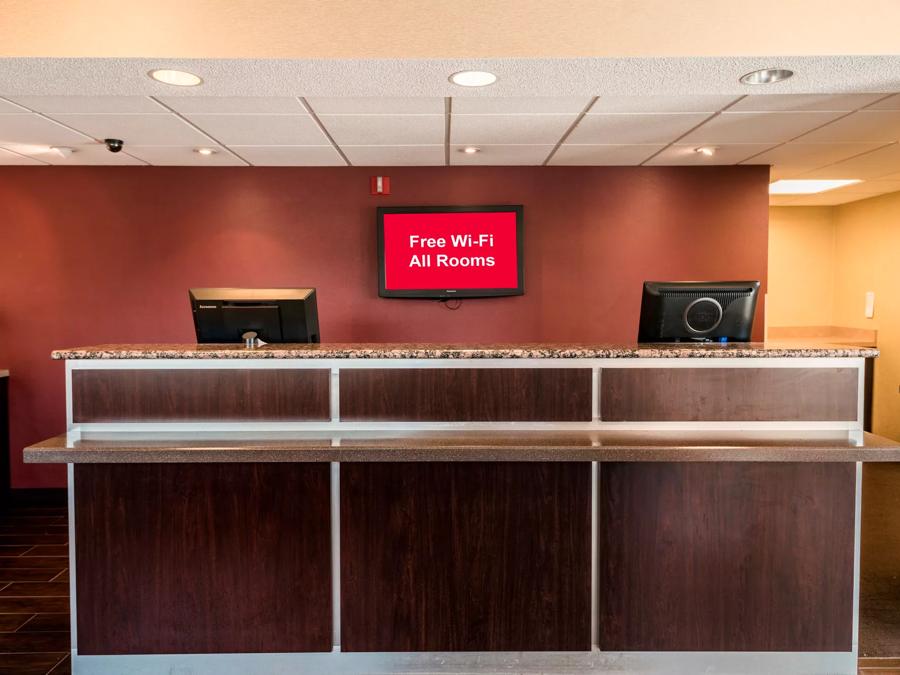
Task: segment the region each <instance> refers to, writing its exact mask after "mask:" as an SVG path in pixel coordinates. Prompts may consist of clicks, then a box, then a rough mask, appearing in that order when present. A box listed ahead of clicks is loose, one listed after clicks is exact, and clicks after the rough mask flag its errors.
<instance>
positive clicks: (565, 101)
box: [451, 96, 591, 115]
mask: <svg viewBox="0 0 900 675" xmlns="http://www.w3.org/2000/svg"><path fill="white" fill-rule="evenodd" d="M590 102H591V97H590V96H572V97H552V96H535V97H526V96H509V97H506V98H496V97H463V96H454V97H453V100H452V105H451V110H452V111H453V114H454V115H504V114H506V115H510V114H525V115H536V114H541V113H545V114H546V113H571V114H573V115H577V114H578V113H580V112H581V111H583V110H584V109H585V107H586V106H587V104H588V103H590Z"/></svg>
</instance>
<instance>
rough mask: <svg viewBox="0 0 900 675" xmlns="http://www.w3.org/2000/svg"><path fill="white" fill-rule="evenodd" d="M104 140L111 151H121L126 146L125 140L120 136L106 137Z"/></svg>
mask: <svg viewBox="0 0 900 675" xmlns="http://www.w3.org/2000/svg"><path fill="white" fill-rule="evenodd" d="M103 142H104V143H106V149H107V150H109V151H110V152H121V151H122V148H123V147H125V141H123V140H121V139H119V138H105V139H103Z"/></svg>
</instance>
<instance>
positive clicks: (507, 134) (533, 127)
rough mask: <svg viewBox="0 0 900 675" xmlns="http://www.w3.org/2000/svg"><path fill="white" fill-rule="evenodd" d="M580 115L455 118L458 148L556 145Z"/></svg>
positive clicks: (454, 138)
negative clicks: (466, 146) (472, 146)
mask: <svg viewBox="0 0 900 675" xmlns="http://www.w3.org/2000/svg"><path fill="white" fill-rule="evenodd" d="M576 118H577V115H576V114H574V113H569V114H566V115H453V116H452V118H451V120H450V140H451V143H453V144H455V145H482V144H484V145H546V144H549V145H556V143H557V142H559V139H560V138H562V136H563V134H564V133H566V130H567V129H568V128H569V127H570V126H571V125H572V122H574V121H575V119H576Z"/></svg>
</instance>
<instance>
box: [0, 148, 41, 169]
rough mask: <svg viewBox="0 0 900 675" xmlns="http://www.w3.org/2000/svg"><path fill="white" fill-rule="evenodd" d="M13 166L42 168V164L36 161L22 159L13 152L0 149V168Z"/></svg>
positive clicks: (26, 158)
mask: <svg viewBox="0 0 900 675" xmlns="http://www.w3.org/2000/svg"><path fill="white" fill-rule="evenodd" d="M13 165H26V166H30V165H34V166H42V165H43V162H39V161H37V160H36V159H31V158H29V157H23V156H22V155H17V154H16V153H14V152H9V151H7V150H4V149H3V148H0V166H13Z"/></svg>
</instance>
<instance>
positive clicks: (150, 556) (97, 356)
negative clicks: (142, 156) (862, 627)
mask: <svg viewBox="0 0 900 675" xmlns="http://www.w3.org/2000/svg"><path fill="white" fill-rule="evenodd" d="M876 355H877V352H876V351H875V350H872V349H865V348H847V347H823V346H818V347H810V348H804V347H802V346H799V347H798V346H791V347H777V346H773V345H726V346H721V345H714V346H682V347H679V346H652V347H641V348H638V347H634V346H622V347H615V346H586V345H571V346H566V345H511V346H493V347H457V346H446V347H443V346H438V345H270V346H266V347H263V348H259V349H254V350H248V349H245V348H243V347H231V346H213V345H208V346H197V345H185V346H180V345H133V346H128V345H123V346H116V345H112V346H102V347H96V348H85V349H72V350H65V351H60V352H56V353H54V358H58V359H65V360H66V387H67V404H68V411H67V413H68V428H69V430H68V432H67V433H66V434H64V435H62V436H59V437H56V438H53V439H49V440H47V441H45V442H43V443H40V444H37V445H35V446H33V447H30V448H28V449H26V451H25V459H26V461H28V462H65V463H67V464H68V465H69V483H70V501H71V503H70V511H71V514H72V517H71V518H70V523H71V525H70V527H71V528H72V533H71V535H72V536H71V541H72V546H71V553H70V556H71V571H72V584H73V588H72V593H73V595H72V614H73V619H74V620H73V622H72V640H73V641H72V645H73V666H74V672H76V673H110V674H112V673H115V674H116V675H129V674H132V673H168V672H177V673H182V672H183V673H192V674H194V673H216V674H232V673H233V674H235V675H237V674H238V673H240V674H241V675H246V674H251V673H259V674H263V673H265V674H270V673H295V672H304V673H317V674H319V673H336V674H337V673H341V674H350V673H353V674H357V673H423V672H427V673H499V672H503V673H509V672H515V673H626V672H641V673H651V672H660V673H663V672H665V673H697V672H705V673H773V672H778V673H846V674H848V675H849V674H850V673H855V672H856V656H857V631H858V597H859V536H860V477H861V462H863V461H898V460H900V446H898V444H896V443H894V442H892V441H889V440H887V439H883V438H879V437H877V436H873V435H871V434H868V433H865V432H864V431H863V412H862V400H863V399H862V397H863V392H864V386H863V384H864V363H865V359H866V358H871V357H874V356H876Z"/></svg>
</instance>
